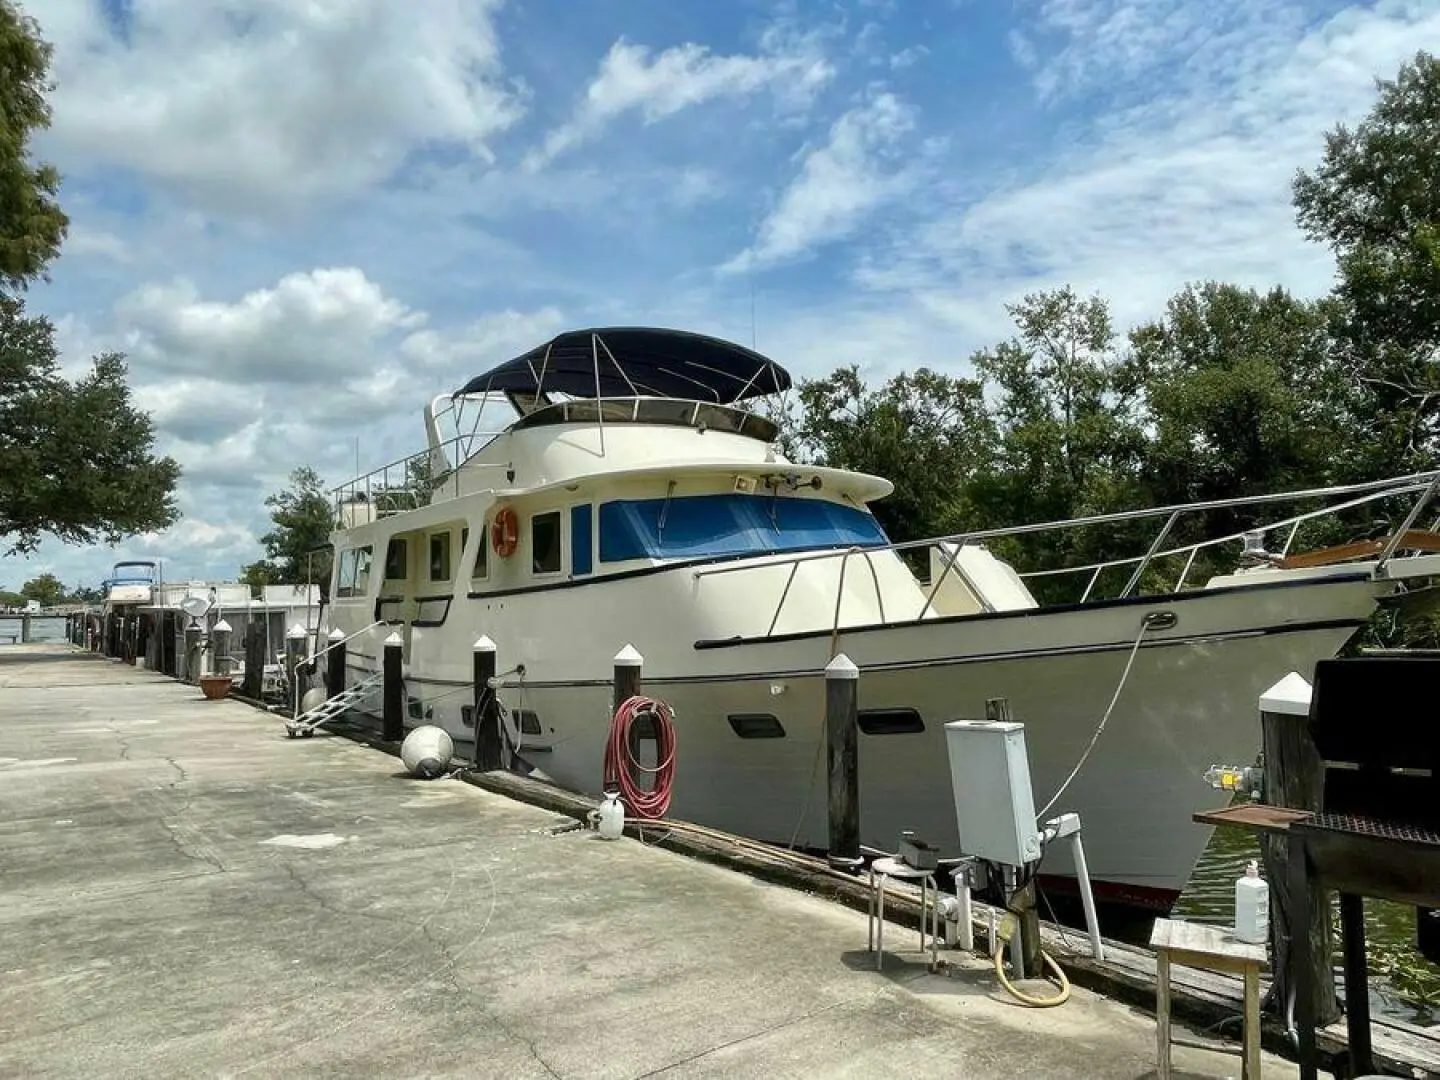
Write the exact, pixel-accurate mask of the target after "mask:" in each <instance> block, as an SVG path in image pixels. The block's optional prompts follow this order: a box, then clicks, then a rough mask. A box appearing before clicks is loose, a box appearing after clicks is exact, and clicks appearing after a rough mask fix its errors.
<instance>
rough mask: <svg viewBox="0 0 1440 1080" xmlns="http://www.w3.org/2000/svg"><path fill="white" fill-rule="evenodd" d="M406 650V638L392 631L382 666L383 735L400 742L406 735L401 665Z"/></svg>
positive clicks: (389, 740)
mask: <svg viewBox="0 0 1440 1080" xmlns="http://www.w3.org/2000/svg"><path fill="white" fill-rule="evenodd" d="M404 652H405V639H404V638H402V637H401V636H400V635H399V634H397V633H393V632H392V633H391V635H390V636H389V637H387V638H386V639H385V660H384V667H383V668H382V670H383V672H384V675H385V683H384V694H383V697H384V705H385V708H384V728H383V730H382V731H381V737H382V738H384V739H385V740H386V741H387V742H399V741H400V740H401V739H403V738H404V737H405V684H404V682H403V681H402V678H403V676H402V675H401V671H400V667H401V661H402V658H403V656H404Z"/></svg>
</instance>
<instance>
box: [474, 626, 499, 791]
mask: <svg viewBox="0 0 1440 1080" xmlns="http://www.w3.org/2000/svg"><path fill="white" fill-rule="evenodd" d="M471 650H472V651H471V657H472V659H471V675H472V681H473V682H474V684H475V685H474V695H473V698H472V701H471V705H470V717H471V719H472V720H473V721H474V723H475V749H474V751H473V754H474V759H475V765H476V766H477V767H478V768H481V769H498V768H500V767H501V761H500V699H499V698H498V697H497V696H496V694H495V688H494V687H493V686H491V685H490V680H491V679H493V678H494V677H495V642H493V641H491V640H490V638H489V637H488V636H487V635H485V634H481V635H480V637H479V638H478V639H477V640H476V642H475V644H474V645H473V646H472V647H471Z"/></svg>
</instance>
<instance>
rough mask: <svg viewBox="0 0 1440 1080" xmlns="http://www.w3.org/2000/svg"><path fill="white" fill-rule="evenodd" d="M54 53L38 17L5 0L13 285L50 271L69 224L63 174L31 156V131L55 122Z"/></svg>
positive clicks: (1, 218)
mask: <svg viewBox="0 0 1440 1080" xmlns="http://www.w3.org/2000/svg"><path fill="white" fill-rule="evenodd" d="M50 54H51V48H50V46H49V44H47V43H46V42H45V41H44V40H43V39H42V38H41V36H40V30H39V27H38V26H37V25H36V23H35V20H34V19H31V18H29V17H27V16H25V15H23V14H21V12H20V9H19V8H18V7H17V6H16V5H15V4H14V3H13V0H0V120H3V122H0V285H3V286H4V287H5V288H7V289H11V290H16V289H23V288H24V287H25V286H26V284H28V283H29V282H31V281H33V280H35V279H36V278H39V277H42V276H43V275H44V273H45V267H46V266H47V265H48V264H49V263H50V262H51V261H52V260H53V259H54V258H55V257H56V256H57V255H58V254H59V251H60V244H61V241H62V240H64V238H65V231H66V228H67V226H68V224H69V222H68V219H67V218H66V216H65V214H64V212H63V211H62V210H61V209H60V206H59V204H58V203H57V202H56V201H55V192H56V190H57V189H58V188H59V185H60V176H59V174H58V173H57V172H56V171H55V169H54V168H53V167H51V166H49V165H39V164H36V163H35V162H33V161H32V160H31V158H30V139H31V137H32V136H33V135H34V134H35V133H36V132H37V131H42V130H44V129H45V128H47V127H49V126H50V106H49V103H48V102H47V101H46V98H45V95H46V93H47V92H48V91H49V90H50V88H51V87H50V76H49V72H50Z"/></svg>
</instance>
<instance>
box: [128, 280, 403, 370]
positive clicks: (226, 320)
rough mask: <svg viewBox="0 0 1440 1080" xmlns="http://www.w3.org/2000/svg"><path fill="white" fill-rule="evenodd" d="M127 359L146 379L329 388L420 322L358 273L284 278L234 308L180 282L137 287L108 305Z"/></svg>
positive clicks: (232, 305) (237, 301)
mask: <svg viewBox="0 0 1440 1080" xmlns="http://www.w3.org/2000/svg"><path fill="white" fill-rule="evenodd" d="M116 313H117V315H118V317H119V319H120V321H121V323H122V325H123V326H124V327H125V331H126V336H125V341H126V352H128V353H130V354H131V355H132V356H134V357H135V358H136V360H137V362H144V363H145V365H146V367H147V369H149V370H152V371H162V372H166V373H170V374H179V373H187V374H207V375H211V376H213V377H219V378H222V379H226V380H228V381H230V382H232V383H234V384H237V385H245V386H251V387H253V386H255V385H257V384H262V383H268V384H276V383H280V384H295V385H301V386H322V385H332V384H333V383H334V381H335V380H336V379H339V380H342V381H343V380H346V379H349V378H353V377H355V376H356V375H357V374H358V373H363V372H365V371H366V370H367V368H368V365H367V364H366V363H365V360H366V359H367V358H368V357H369V356H370V355H371V354H372V353H373V351H374V347H375V344H376V342H378V341H380V340H381V339H382V338H383V337H384V336H385V335H387V334H390V333H393V332H396V331H401V330H412V329H415V328H418V327H419V326H420V325H421V324H422V323H423V322H424V321H425V316H424V315H423V314H421V313H419V312H415V311H412V310H410V309H409V308H407V307H406V306H405V305H404V304H403V303H401V302H400V301H398V300H395V299H393V298H391V297H388V296H386V295H385V294H384V292H382V291H381V289H380V287H379V286H378V285H376V284H375V283H374V282H372V281H371V280H370V279H369V278H367V277H366V276H365V273H364V271H362V270H359V269H358V268H356V267H334V268H326V269H317V270H308V271H304V272H300V273H293V274H287V275H286V276H285V277H283V278H281V279H280V280H279V281H278V282H277V283H276V284H275V285H273V286H270V287H267V288H262V289H256V290H254V291H253V292H250V293H247V294H246V295H244V296H242V297H241V298H240V299H239V300H236V301H234V302H228V301H223V300H206V299H203V298H202V297H201V296H200V295H199V293H198V291H197V290H196V287H195V286H194V285H193V284H192V283H190V282H189V281H187V280H184V279H181V280H178V281H174V282H170V283H165V284H161V283H155V284H149V285H144V286H142V287H140V288H139V289H137V290H136V291H135V292H134V293H132V294H130V295H129V296H127V297H125V298H124V299H122V300H121V301H120V302H119V303H118V304H117V305H116Z"/></svg>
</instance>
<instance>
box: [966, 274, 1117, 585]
mask: <svg viewBox="0 0 1440 1080" xmlns="http://www.w3.org/2000/svg"><path fill="white" fill-rule="evenodd" d="M1006 311H1008V312H1009V314H1010V316H1011V318H1013V319H1014V320H1015V326H1016V331H1017V333H1016V336H1015V337H1014V338H1012V339H1011V340H1010V341H1007V342H1003V343H1001V344H1000V345H997V346H995V347H994V348H991V349H984V350H981V351H980V352H978V353H976V354H975V355H974V357H973V358H972V362H973V363H974V365H975V368H976V370H977V371H978V372H979V373H980V377H981V380H982V383H983V386H984V389H985V397H986V401H987V403H988V405H989V410H990V418H991V422H992V423H993V425H994V427H995V430H996V431H997V447H996V453H995V457H994V463H993V467H992V468H990V469H989V470H987V471H985V472H983V473H980V474H977V475H976V476H975V477H974V478H973V479H972V481H971V483H970V484H969V485H968V486H967V490H966V492H965V505H966V510H967V514H966V516H967V518H968V520H969V522H970V526H969V527H972V528H979V527H983V528H996V527H1003V526H1007V525H1017V524H1023V523H1033V522H1043V521H1061V520H1066V519H1069V518H1077V517H1086V516H1089V515H1092V514H1102V513H1107V512H1110V511H1113V510H1117V509H1122V508H1124V507H1126V506H1128V505H1130V504H1131V503H1132V502H1133V499H1134V495H1135V492H1136V479H1137V475H1138V467H1139V461H1140V456H1141V450H1142V448H1143V436H1142V433H1141V430H1140V427H1139V425H1138V424H1137V423H1136V420H1135V416H1134V406H1135V388H1134V387H1133V386H1132V385H1130V384H1128V383H1127V382H1126V381H1125V380H1124V379H1123V378H1122V377H1121V376H1122V374H1123V372H1124V368H1123V365H1122V362H1121V357H1120V356H1119V354H1118V352H1117V349H1116V334H1115V329H1114V326H1113V324H1112V321H1111V318H1110V309H1109V305H1108V304H1107V303H1106V301H1105V300H1104V299H1102V298H1100V297H1098V296H1097V297H1090V298H1082V297H1080V296H1078V295H1076V293H1075V291H1074V290H1073V289H1071V288H1070V287H1069V286H1066V287H1065V288H1062V289H1055V290H1052V291H1050V292H1041V293H1033V294H1030V295H1028V296H1026V297H1024V298H1023V299H1022V300H1020V301H1019V302H1018V303H1015V304H1009V305H1007V306H1006ZM1133 532H1134V530H1133V529H1113V528H1108V529H1071V530H1065V531H1059V532H1047V533H1037V534H1034V535H1031V536H1026V537H1014V538H1008V539H1006V540H1003V541H1000V542H996V543H994V544H992V545H991V546H992V547H993V548H994V549H995V550H996V552H997V554H1000V555H1002V556H1003V557H1006V558H1009V559H1011V560H1013V561H1014V562H1016V563H1017V564H1018V565H1019V567H1020V568H1021V569H1038V568H1040V567H1042V566H1058V565H1061V564H1063V563H1067V562H1069V563H1076V564H1078V563H1085V562H1092V561H1101V560H1104V559H1106V558H1109V557H1112V556H1113V554H1114V553H1115V549H1116V546H1117V544H1120V543H1122V542H1123V538H1124V537H1126V536H1128V535H1129V534H1131V533H1133ZM1131 542H1132V543H1133V539H1132V541H1131ZM1076 580H1077V581H1078V580H1079V579H1078V578H1077V579H1076ZM1073 584H1074V583H1073V582H1071V583H1066V582H1059V583H1055V582H1045V583H1042V584H1041V586H1039V587H1040V588H1041V590H1042V592H1043V593H1045V598H1046V599H1050V598H1052V597H1051V596H1050V595H1049V594H1050V593H1052V592H1055V593H1057V596H1056V597H1053V598H1058V597H1059V596H1060V595H1065V594H1066V589H1067V585H1073Z"/></svg>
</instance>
